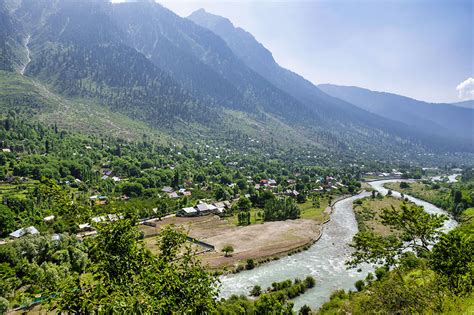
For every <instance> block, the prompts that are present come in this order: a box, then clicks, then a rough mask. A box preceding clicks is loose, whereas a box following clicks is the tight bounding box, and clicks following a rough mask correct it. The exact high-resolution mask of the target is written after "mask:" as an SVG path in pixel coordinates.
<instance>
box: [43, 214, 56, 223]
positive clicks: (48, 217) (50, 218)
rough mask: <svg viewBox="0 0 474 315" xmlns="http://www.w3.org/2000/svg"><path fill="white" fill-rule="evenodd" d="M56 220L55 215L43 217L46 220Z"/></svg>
mask: <svg viewBox="0 0 474 315" xmlns="http://www.w3.org/2000/svg"><path fill="white" fill-rule="evenodd" d="M53 220H54V215H50V216H47V217H45V218H44V219H43V221H44V222H49V221H53Z"/></svg>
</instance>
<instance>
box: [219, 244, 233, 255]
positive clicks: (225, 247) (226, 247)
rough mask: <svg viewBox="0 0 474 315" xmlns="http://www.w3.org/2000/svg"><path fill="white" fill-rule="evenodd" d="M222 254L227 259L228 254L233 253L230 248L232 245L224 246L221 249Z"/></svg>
mask: <svg viewBox="0 0 474 315" xmlns="http://www.w3.org/2000/svg"><path fill="white" fill-rule="evenodd" d="M222 252H223V253H224V256H225V257H229V253H233V252H234V247H232V245H225V246H224V247H223V248H222Z"/></svg>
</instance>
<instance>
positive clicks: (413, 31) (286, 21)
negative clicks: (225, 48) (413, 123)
mask: <svg viewBox="0 0 474 315" xmlns="http://www.w3.org/2000/svg"><path fill="white" fill-rule="evenodd" d="M158 2H160V3H162V4H163V5H164V6H165V7H167V8H169V9H171V10H172V11H174V12H175V13H177V14H178V15H180V16H187V15H189V14H191V13H192V12H193V11H194V10H197V9H199V8H204V9H206V10H207V11H208V12H211V13H214V14H218V15H222V16H225V17H227V18H229V19H230V20H231V21H232V22H233V23H234V25H236V26H240V27H242V28H244V29H246V30H247V31H249V32H251V33H252V34H253V35H254V36H255V37H256V39H257V40H258V41H260V42H261V43H262V44H263V45H264V46H265V47H267V48H268V49H269V50H270V51H272V53H273V56H274V57H275V59H276V61H277V62H278V63H279V64H280V65H282V66H284V67H286V68H288V69H290V70H293V71H295V72H297V73H299V74H301V75H303V76H304V77H306V78H307V79H309V80H310V81H312V82H313V83H315V84H320V83H334V84H341V85H355V86H360V87H365V88H369V89H372V90H378V91H387V92H393V93H397V94H401V95H406V96H410V97H413V98H416V99H420V100H426V101H431V102H455V101H459V100H461V99H460V97H459V96H460V95H461V96H462V97H463V98H469V97H472V89H473V86H474V79H473V80H468V79H469V78H471V77H474V60H473V58H474V57H473V56H474V49H473V42H474V34H473V32H474V31H473V29H474V16H473V1H472V0H465V1H460V0H446V1H439V0H431V1H425V0H424V1H421V0H415V1H409V0H399V1H375V0H374V1H349V0H345V1H342V0H337V1H329V0H325V1H308V0H306V1H302V0H291V1H290V0H286V1H275V0H273V1H270V0H260V1H251V0H240V1H237V0H162V1H158ZM466 80H468V81H467V82H466ZM462 82H465V83H464V84H462V85H461V83H462ZM457 86H460V88H458V90H456V87H457ZM459 89H461V90H459Z"/></svg>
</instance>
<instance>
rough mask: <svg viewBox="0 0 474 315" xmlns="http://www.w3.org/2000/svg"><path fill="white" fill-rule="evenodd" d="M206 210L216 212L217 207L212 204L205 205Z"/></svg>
mask: <svg viewBox="0 0 474 315" xmlns="http://www.w3.org/2000/svg"><path fill="white" fill-rule="evenodd" d="M207 210H208V211H210V212H212V213H217V207H216V206H214V205H207Z"/></svg>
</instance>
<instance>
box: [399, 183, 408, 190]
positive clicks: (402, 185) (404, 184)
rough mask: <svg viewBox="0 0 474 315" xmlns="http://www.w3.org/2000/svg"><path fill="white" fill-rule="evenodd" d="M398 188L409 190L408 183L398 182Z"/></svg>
mask: <svg viewBox="0 0 474 315" xmlns="http://www.w3.org/2000/svg"><path fill="white" fill-rule="evenodd" d="M400 188H401V189H406V188H410V184H409V183H408V182H400Z"/></svg>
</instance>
